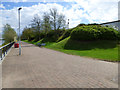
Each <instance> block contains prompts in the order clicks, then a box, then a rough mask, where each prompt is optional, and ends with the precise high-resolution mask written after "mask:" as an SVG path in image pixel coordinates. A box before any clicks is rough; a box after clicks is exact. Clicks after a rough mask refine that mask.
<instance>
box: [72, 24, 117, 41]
mask: <svg viewBox="0 0 120 90" xmlns="http://www.w3.org/2000/svg"><path fill="white" fill-rule="evenodd" d="M117 37H118V31H117V30H114V29H113V28H110V27H105V26H100V25H89V26H81V27H77V28H75V29H74V30H73V31H72V32H71V39H73V40H83V41H84V40H117Z"/></svg>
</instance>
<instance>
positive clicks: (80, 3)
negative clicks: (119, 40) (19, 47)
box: [2, 0, 118, 30]
mask: <svg viewBox="0 0 120 90" xmlns="http://www.w3.org/2000/svg"><path fill="white" fill-rule="evenodd" d="M23 1H27V0H23ZM65 1H66V2H68V3H69V2H73V1H74V2H76V3H75V4H74V3H73V4H72V5H71V7H69V8H68V7H64V6H62V5H60V4H57V3H47V4H41V3H39V4H38V5H33V6H31V7H22V10H21V28H22V29H23V28H24V27H25V26H27V25H28V24H30V21H31V20H32V18H33V16H34V15H35V14H38V15H39V16H42V13H43V12H44V11H48V10H49V8H52V7H56V8H57V9H58V11H59V12H60V13H64V14H65V15H66V19H70V25H69V26H70V28H71V27H75V26H76V25H78V24H79V23H86V22H85V21H84V19H85V20H87V21H89V22H88V23H102V22H108V21H114V20H117V19H118V5H117V2H118V0H109V1H110V2H109V1H108V0H104V1H102V0H70V1H68V0H65ZM81 8H82V9H81ZM2 12H3V13H2V21H3V24H5V23H9V24H10V25H11V26H12V27H15V28H16V30H17V27H18V12H17V8H16V7H15V8H13V9H11V10H2Z"/></svg>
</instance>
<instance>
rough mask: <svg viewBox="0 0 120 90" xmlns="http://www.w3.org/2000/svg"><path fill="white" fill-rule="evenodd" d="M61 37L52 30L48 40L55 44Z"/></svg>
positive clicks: (48, 34)
mask: <svg viewBox="0 0 120 90" xmlns="http://www.w3.org/2000/svg"><path fill="white" fill-rule="evenodd" d="M58 37H59V35H58V34H57V31H54V30H51V31H49V32H48V33H47V37H46V40H48V41H50V42H55V41H57V39H58Z"/></svg>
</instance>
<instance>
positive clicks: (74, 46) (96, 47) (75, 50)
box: [45, 37, 118, 61]
mask: <svg viewBox="0 0 120 90" xmlns="http://www.w3.org/2000/svg"><path fill="white" fill-rule="evenodd" d="M45 47H46V48H50V49H54V50H57V51H61V52H64V53H67V54H72V55H78V56H84V57H91V58H96V59H102V60H106V61H118V47H117V42H116V41H105V40H104V41H91V42H84V41H82V42H78V41H73V40H70V37H68V38H66V39H64V40H62V41H60V42H58V43H53V44H50V45H46V46H45Z"/></svg>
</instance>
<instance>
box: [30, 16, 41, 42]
mask: <svg viewBox="0 0 120 90" xmlns="http://www.w3.org/2000/svg"><path fill="white" fill-rule="evenodd" d="M31 22H32V23H31V27H32V28H33V29H34V33H35V34H36V35H35V36H36V39H37V40H40V32H41V24H42V21H41V19H40V17H39V16H38V15H37V14H36V15H35V16H34V18H33V20H32V21H31Z"/></svg>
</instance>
